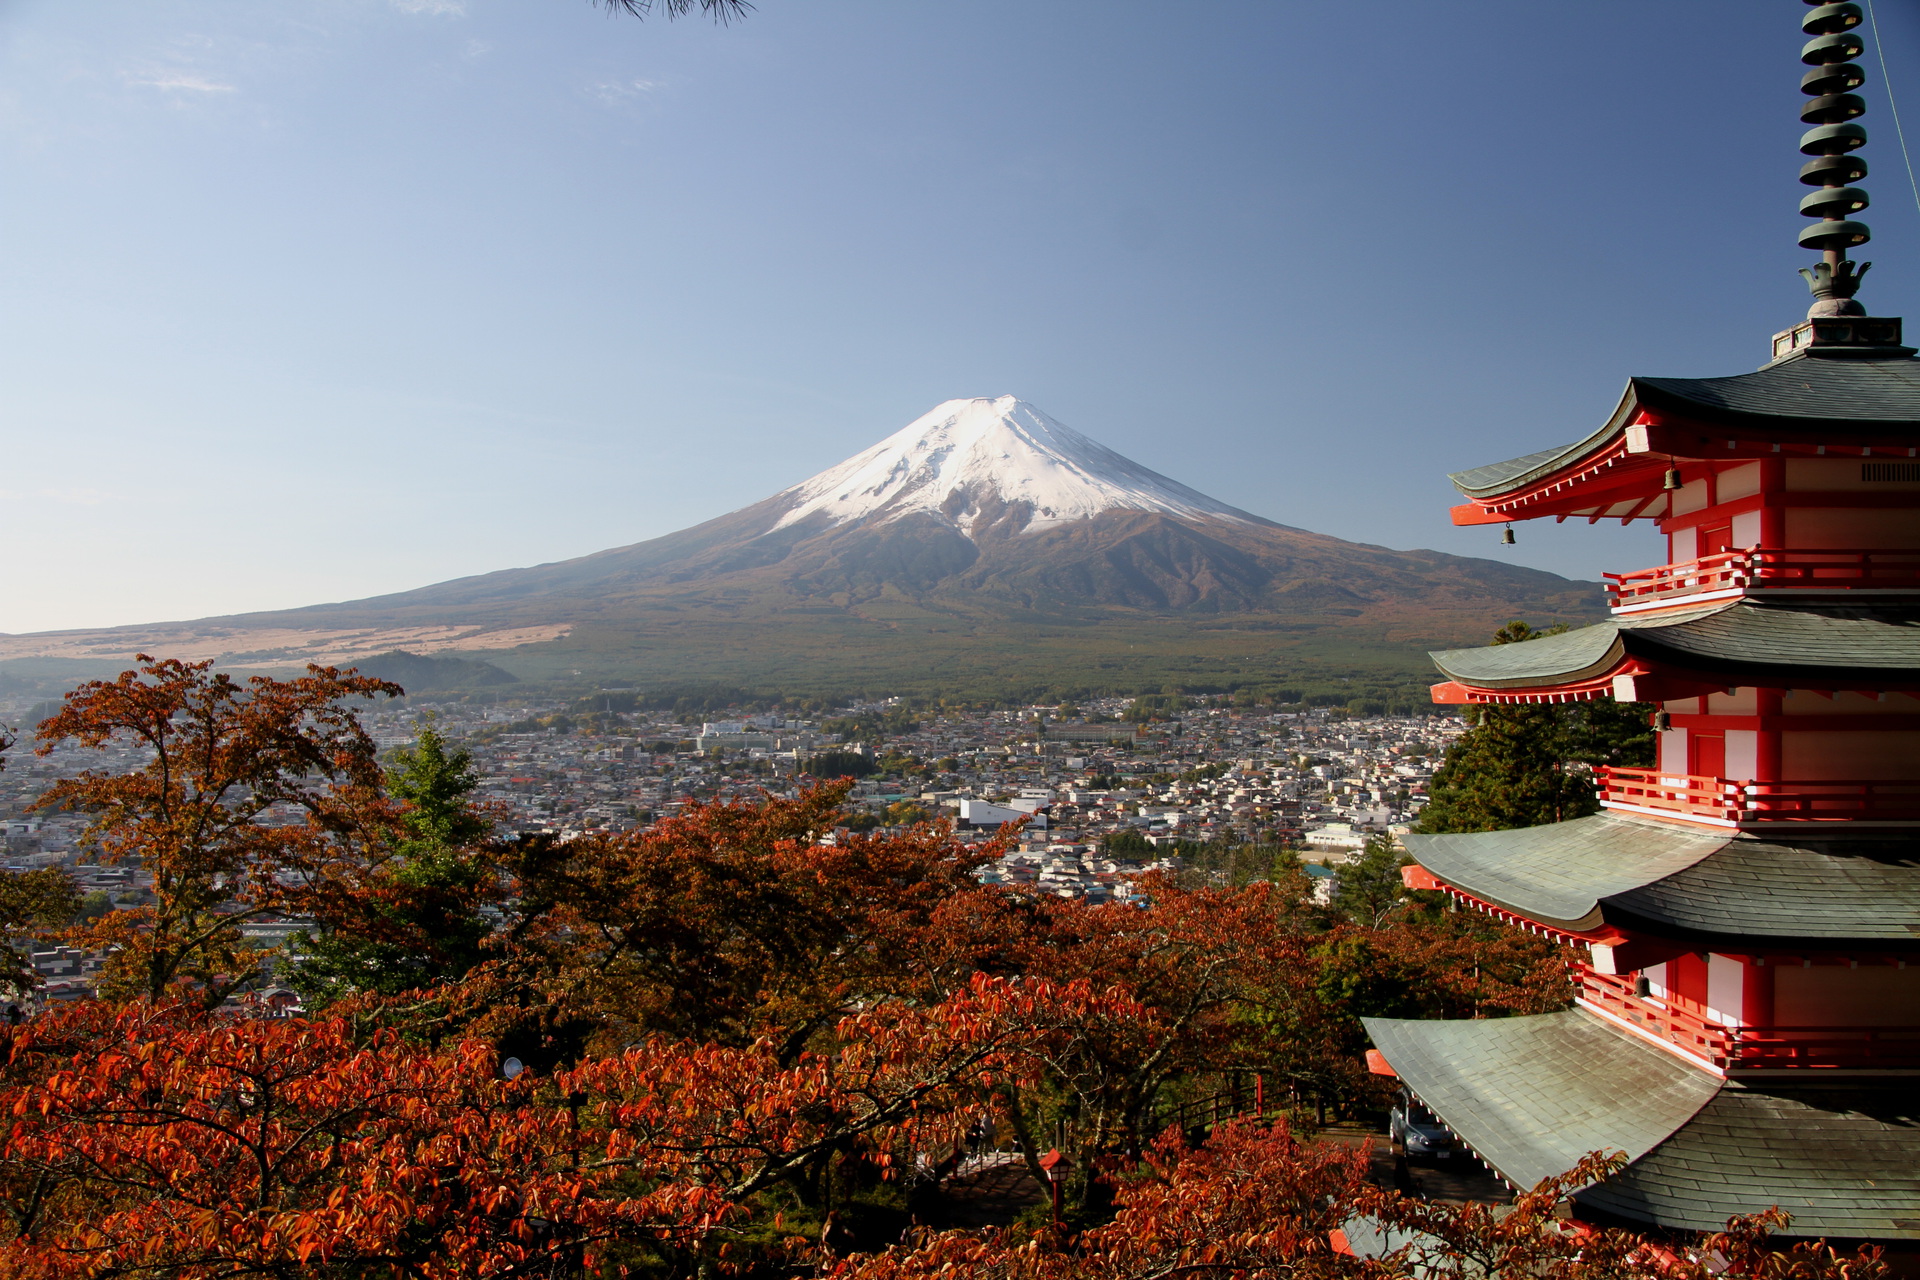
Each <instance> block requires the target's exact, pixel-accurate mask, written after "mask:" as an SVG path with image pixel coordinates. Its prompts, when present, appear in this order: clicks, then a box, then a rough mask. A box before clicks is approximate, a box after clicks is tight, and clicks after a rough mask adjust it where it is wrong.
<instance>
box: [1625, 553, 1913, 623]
mask: <svg viewBox="0 0 1920 1280" xmlns="http://www.w3.org/2000/svg"><path fill="white" fill-rule="evenodd" d="M1601 577H1603V578H1607V579H1609V581H1608V583H1607V594H1608V596H1609V597H1610V598H1611V603H1612V606H1613V607H1614V608H1616V609H1618V608H1620V607H1622V606H1624V605H1629V604H1636V603H1645V602H1648V601H1653V600H1661V599H1665V598H1668V597H1671V596H1682V595H1699V594H1702V593H1705V592H1713V591H1732V590H1740V591H1745V590H1749V589H1760V590H1772V589H1775V588H1782V589H1788V590H1812V591H1829V590H1841V591H1857V590H1862V589H1869V588H1872V589H1879V590H1894V591H1909V590H1920V551H1904V550H1885V549H1880V548H1835V549H1832V550H1828V549H1813V550H1791V551H1790V550H1786V549H1783V548H1778V547H1745V548H1742V549H1740V550H1737V551H1716V552H1714V553H1713V554H1711V555H1705V556H1700V557H1697V558H1696V559H1693V560H1680V561H1676V562H1674V563H1673V564H1663V565H1656V566H1655V567H1653V568H1651V569H1637V570H1635V571H1634V572H1632V573H1605V574H1602V575H1601Z"/></svg>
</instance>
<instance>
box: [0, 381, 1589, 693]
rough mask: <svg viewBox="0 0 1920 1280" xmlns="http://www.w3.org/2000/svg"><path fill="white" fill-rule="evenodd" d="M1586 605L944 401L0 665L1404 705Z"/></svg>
mask: <svg viewBox="0 0 1920 1280" xmlns="http://www.w3.org/2000/svg"><path fill="white" fill-rule="evenodd" d="M1599 596H1600V593H1599V591H1598V589H1597V587H1596V586H1595V584H1592V583H1581V582H1575V581H1572V580H1569V579H1566V578H1562V577H1558V576H1557V575H1554V574H1550V573H1544V572H1540V571H1538V570H1533V569H1524V568H1518V567H1514V566H1511V565H1506V564H1502V563H1500V562H1497V561H1492V560H1480V559H1470V558H1466V557H1461V556H1451V555H1444V554H1442V553H1439V552H1435V551H1393V550H1389V549H1387V548H1384V547H1376V546H1369V545H1366V544H1361V543H1354V542H1346V541H1342V540H1341V539H1338V538H1331V537H1327V536H1325V535H1323V534H1316V533H1310V532H1307V531H1305V530H1302V529H1295V528H1291V527H1289V526H1286V525H1282V524H1277V523H1275V522H1273V521H1271V520H1267V519H1264V518H1262V517H1260V516H1257V515H1254V514H1252V513H1250V512H1247V511H1242V510H1240V509H1239V508H1237V507H1233V506H1229V505H1228V504H1226V503H1223V502H1220V501H1217V500H1216V499H1213V498H1210V497H1208V496H1207V495H1205V494H1203V493H1200V492H1199V491H1197V490H1194V489H1191V488H1189V487H1187V486H1186V485H1183V484H1181V483H1179V482H1178V481H1176V480H1172V479H1169V478H1168V477H1166V476H1163V475H1160V474H1159V473H1157V472H1155V471H1151V470H1149V469H1148V468H1146V467H1143V466H1141V465H1140V464H1139V463H1137V462H1134V461H1132V460H1131V459H1128V458H1126V457H1123V456H1122V455H1120V454H1118V453H1115V452H1114V451H1113V450H1111V449H1109V448H1107V447H1105V446H1104V445H1101V444H1099V443H1097V442H1096V441H1094V440H1092V439H1090V438H1089V437H1087V436H1085V435H1083V434H1081V433H1080V432H1078V431H1075V430H1073V429H1072V428H1070V427H1067V426H1065V425H1063V424H1061V423H1059V422H1057V421H1055V420H1054V419H1052V418H1050V417H1048V416H1047V415H1046V414H1045V413H1043V412H1041V411H1040V410H1039V409H1037V408H1035V407H1034V406H1032V405H1030V404H1027V403H1025V402H1024V401H1021V400H1019V399H1016V398H1015V397H1013V396H1001V397H998V398H995V399H986V398H981V399H967V400H949V401H947V402H946V403H944V404H941V405H938V406H936V407H935V408H934V409H933V410H931V411H930V412H928V413H927V414H925V415H923V416H922V417H920V418H918V419H916V420H915V421H913V422H911V423H909V424H908V425H907V426H906V427H904V428H902V429H901V430H900V431H898V432H896V433H895V434H893V435H891V436H889V437H887V438H886V439H884V440H882V441H880V442H879V443H878V444H876V445H874V446H873V447H871V448H869V449H867V450H864V451H863V452H861V453H858V454H856V455H854V456H853V457H851V458H849V459H847V460H846V461H845V462H842V463H840V464H839V465H838V466H835V467H830V468H828V469H827V470H825V471H822V472H820V473H819V474H818V475H815V476H813V477H812V478H811V479H808V480H804V481H802V482H801V483H799V484H797V485H794V486H793V487H792V488H789V489H785V490H783V491H781V492H779V493H776V494H774V495H773V496H772V497H769V498H766V499H764V500H763V501H760V502H757V503H755V504H753V505H752V506H749V507H745V508H742V509H740V510H738V511H734V512H731V513H729V514H727V515H723V516H719V517H717V518H716V519H713V520H709V521H707V522H706V523H704V524H700V525H696V526H694V527H692V528H689V529H684V530H682V531H680V532H678V533H673V534H668V535H666V536H664V537H660V538H654V539H652V540H650V541H647V542H640V543H636V544H633V545H631V546H626V547H619V548H615V549H612V550H608V551H602V552H598V553H596V554H593V555H588V556H583V557H580V558H578V559H574V560H565V561H560V562H557V563H553V564H543V565H536V566H533V567H531V568H525V569H508V570H503V571H500V572H497V573H489V574H483V575H480V576H477V577H471V578H460V579H456V580H454V581H451V582H444V583H440V584H438V585H436V586H430V587H424V588H421V589H419V590H414V591H407V592H402V593H399V594H395V595H387V596H378V597H374V598H371V599H366V600H358V601H352V602H348V603H342V604H328V605H316V606H312V607H310V608H305V609H296V610H287V611H282V612H277V613H262V614H247V615H242V616H237V617H227V618H215V619H207V620H203V621H201V622H195V623H173V624H162V625H157V626H151V627H125V628H116V629H113V630H108V631H94V632H61V633H43V634H41V635H37V636H13V637H0V663H4V664H5V665H6V666H7V667H15V666H16V664H17V662H18V661H19V660H22V659H27V658H34V659H39V660H41V661H42V662H44V661H45V660H49V659H60V658H64V659H69V660H73V661H75V662H79V663H83V664H91V663H94V662H99V661H103V660H104V661H119V660H123V659H124V657H126V656H130V655H131V654H132V653H134V652H136V651H142V652H166V653H169V654H173V655H176V656H183V657H186V656H193V657H216V658H218V659H220V660H221V661H222V663H223V664H226V665H233V666H255V667H260V668H267V669H271V668H275V667H282V666H287V665H291V664H296V663H301V662H306V661H311V660H319V661H327V662H349V661H355V660H358V659H362V658H365V657H367V656H369V655H374V654H380V653H383V652H387V651H391V650H395V649H404V650H406V651H407V652H409V653H412V654H416V655H435V654H437V655H443V656H445V657H455V656H464V657H467V658H474V657H481V656H484V657H485V658H486V659H487V660H488V661H489V662H491V663H494V664H497V665H498V667H500V668H504V669H505V670H507V671H510V672H512V673H514V674H515V675H517V676H519V677H521V678H527V679H538V680H542V681H559V682H563V683H576V684H577V683H579V682H580V681H582V680H599V681H602V682H603V683H604V682H607V681H617V682H619V683H623V684H628V683H631V684H645V685H650V686H659V685H671V684H694V683H700V682H714V681H718V682H726V683H732V684H736V685H740V686H744V687H748V688H760V689H780V690H785V691H798V690H802V689H806V688H829V687H830V688H837V689H846V688H869V689H883V688H890V689H893V690H894V691H897V692H907V691H913V690H918V689H926V690H931V689H933V688H936V687H937V688H940V689H942V690H943V691H946V692H963V693H964V692H968V691H970V690H972V689H975V688H982V687H985V686H998V687H1008V686H1023V687H1024V686H1025V685H1027V684H1032V685H1035V686H1039V685H1046V684H1058V683H1060V682H1062V681H1066V682H1068V683H1079V684H1085V685H1087V686H1088V687H1097V686H1099V685H1103V684H1104V685H1108V686H1110V687H1115V688H1119V687H1123V686H1126V685H1129V684H1131V685H1134V686H1140V685H1142V684H1156V683H1160V682H1168V681H1172V682H1185V683H1188V684H1220V683H1223V682H1225V683H1233V682H1235V681H1241V682H1249V681H1258V680H1268V679H1288V678H1294V679H1307V680H1312V679H1315V678H1326V679H1351V678H1352V677H1353V673H1355V672H1360V673H1377V674H1380V675H1382V676H1385V675H1389V674H1391V675H1393V676H1394V678H1395V679H1399V678H1402V677H1404V678H1405V679H1407V680H1408V681H1411V680H1412V679H1414V678H1416V676H1415V673H1416V672H1418V671H1420V669H1421V657H1422V655H1421V652H1420V651H1421V650H1422V649H1423V648H1425V647H1427V646H1428V645H1434V644H1440V645H1445V644H1456V643H1475V642H1477V641H1479V640H1480V639H1481V638H1483V637H1484V636H1485V635H1486V633H1487V632H1488V631H1489V630H1491V628H1492V627H1494V626H1497V625H1498V624H1499V623H1500V622H1502V621H1505V620H1506V619H1507V618H1510V617H1526V618H1528V619H1529V620H1530V621H1534V622H1537V623H1545V622H1554V621H1578V620H1586V619H1590V618H1592V617H1594V616H1597V614H1598V613H1599V607H1600V606H1599ZM466 665H468V666H477V665H479V664H475V663H471V662H469V663H467V664H466ZM488 669H489V670H491V669H492V668H488ZM1341 671H1345V672H1347V673H1348V674H1346V675H1344V676H1343V675H1340V674H1338V673H1339V672H1341Z"/></svg>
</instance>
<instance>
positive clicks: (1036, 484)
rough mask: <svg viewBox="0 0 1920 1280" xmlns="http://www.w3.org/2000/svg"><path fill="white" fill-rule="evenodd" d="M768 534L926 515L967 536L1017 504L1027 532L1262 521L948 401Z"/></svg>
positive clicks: (812, 487) (982, 405)
mask: <svg viewBox="0 0 1920 1280" xmlns="http://www.w3.org/2000/svg"><path fill="white" fill-rule="evenodd" d="M781 496H782V497H785V498H788V499H790V500H791V501H792V503H793V505H792V506H791V507H790V508H789V509H788V510H787V512H786V514H785V515H784V516H782V518H781V519H780V522H779V523H778V524H776V525H775V526H774V528H776V529H779V528H785V527H786V526H788V525H792V524H796V523H798V522H799V521H801V520H805V519H807V518H808V517H810V516H813V515H816V514H819V515H824V516H825V517H826V518H827V520H828V521H829V522H831V523H833V524H846V523H849V522H851V521H855V520H876V521H887V520H897V519H899V518H900V517H902V516H906V515H909V514H924V515H931V516H933V517H935V518H937V519H940V520H943V521H945V522H947V523H949V524H951V525H952V526H953V527H954V528H956V529H958V530H960V532H962V533H964V534H966V535H967V536H969V537H971V536H972V534H973V525H974V522H975V520H976V519H978V518H979V517H980V516H981V514H982V513H983V511H991V512H995V513H999V512H1004V511H1005V510H1006V509H1007V508H1008V507H1013V506H1016V505H1021V504H1024V505H1025V507H1026V508H1027V509H1028V511H1029V512H1030V514H1029V515H1028V517H1027V519H1026V521H1025V527H1026V528H1027V529H1035V528H1044V527H1046V526H1048V525H1054V524H1062V523H1065V522H1066V521H1070V520H1083V519H1086V518H1088V517H1090V516H1095V515H1099V514H1100V513H1102V512H1105V511H1115V510H1121V511H1153V512H1159V513H1162V514H1165V515H1172V516H1184V517H1188V518H1203V519H1215V520H1233V521H1238V522H1243V523H1249V524H1264V523H1266V522H1265V521H1262V520H1260V519H1258V518H1257V517H1255V516H1251V515H1249V514H1247V513H1246V512H1244V511H1241V510H1240V509H1239V508H1237V507H1230V506H1228V505H1227V504H1226V503H1224V502H1217V501H1215V500H1214V499H1212V498H1209V497H1207V495H1205V494H1204V493H1200V492H1198V491H1196V490H1193V489H1189V488H1187V486H1185V485H1183V484H1181V483H1179V482H1178V481H1175V480H1169V479H1168V478H1167V477H1165V476H1163V475H1161V474H1159V473H1158V472H1156V471H1149V470H1148V469H1147V468H1145V467H1143V466H1141V465H1140V464H1139V463H1137V462H1134V461H1133V460H1132V459H1130V458H1125V457H1122V456H1121V455H1120V454H1117V453H1115V452H1114V451H1113V450H1111V449H1109V448H1107V447H1106V446H1105V445H1102V444H1099V443H1097V442H1095V441H1093V440H1090V439H1088V438H1087V437H1086V436H1083V435H1081V434H1080V433H1079V432H1078V431H1075V430H1073V429H1072V428H1071V427H1067V426H1063V425H1061V424H1060V423H1058V422H1055V421H1054V420H1053V419H1052V418H1049V417H1048V416H1047V415H1046V414H1044V413H1042V412H1040V410H1038V409H1036V408H1034V407H1033V406H1032V405H1030V404H1027V403H1026V402H1024V401H1022V400H1020V399H1018V398H1017V397H1014V396H1001V397H999V398H998V399H988V398H986V397H979V398H976V399H972V400H949V401H947V402H946V403H945V404H941V405H937V406H936V407H935V408H934V409H933V410H932V411H931V412H930V413H927V414H925V415H924V416H922V417H920V418H917V419H915V420H914V421H913V422H910V423H908V424H907V425H906V426H905V427H903V428H902V429H901V430H899V431H897V432H895V433H894V434H893V435H891V436H888V437H887V438H886V439H885V440H882V441H881V442H880V443H879V444H876V445H874V446H873V447H872V448H871V449H867V450H865V451H864V452H862V453H858V454H855V455H854V456H853V457H851V458H849V459H847V460H846V461H845V462H843V463H841V464H840V465H839V466H837V467H832V468H829V469H828V470H826V471H822V472H821V473H820V474H819V475H817V476H814V477H813V478H812V479H810V480H805V481H802V482H801V483H799V484H797V485H795V486H793V488H791V489H788V490H787V491H786V492H785V493H784V494H782V495H781Z"/></svg>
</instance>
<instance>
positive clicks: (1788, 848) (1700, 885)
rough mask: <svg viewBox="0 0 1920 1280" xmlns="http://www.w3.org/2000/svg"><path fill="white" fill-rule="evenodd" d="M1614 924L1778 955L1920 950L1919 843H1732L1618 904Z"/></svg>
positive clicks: (1616, 899)
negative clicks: (1763, 943)
mask: <svg viewBox="0 0 1920 1280" xmlns="http://www.w3.org/2000/svg"><path fill="white" fill-rule="evenodd" d="M1602 910H1603V912H1604V913H1605V915H1606V918H1607V919H1608V920H1609V921H1610V922H1612V923H1615V924H1619V925H1622V926H1625V927H1629V928H1640V929H1647V930H1650V931H1653V932H1663V933H1664V932H1672V933H1678V934H1683V935H1694V936H1705V935H1715V934H1718V935H1723V936H1724V935H1734V936H1739V937H1750V938H1768V939H1770V940H1773V941H1774V942H1776V943H1777V944H1779V945H1792V944H1795V943H1807V944H1818V943H1822V942H1829V943H1838V942H1885V943H1900V944H1904V945H1905V946H1915V945H1920V839H1915V838H1913V837H1907V838H1905V839H1899V838H1894V839H1882V840H1850V841H1840V840H1832V841H1823V842H1820V843H1819V844H1817V845H1816V844H1813V843H1812V842H1808V843H1805V844H1800V843H1793V844H1789V843H1786V842H1783V841H1782V842H1776V841H1767V840H1752V839H1740V840H1730V841H1728V842H1727V843H1726V844H1725V845H1723V846H1722V847H1721V848H1720V849H1719V850H1717V851H1716V852H1714V853H1713V854H1712V855H1710V856H1708V857H1706V858H1702V859H1701V860H1700V861H1699V862H1696V863H1694V864H1693V865H1691V866H1689V867H1687V868H1686V869H1685V870H1683V871H1680V872H1677V873H1675V874H1673V875H1670V876H1667V877H1666V878H1665V879H1662V880H1656V881H1654V882H1652V883H1651V884H1647V885H1643V886H1640V887H1639V888H1635V889H1630V890H1627V891H1626V892H1624V893H1618V894H1615V895H1613V896H1611V897H1609V898H1608V899H1607V900H1606V901H1605V903H1604V904H1602Z"/></svg>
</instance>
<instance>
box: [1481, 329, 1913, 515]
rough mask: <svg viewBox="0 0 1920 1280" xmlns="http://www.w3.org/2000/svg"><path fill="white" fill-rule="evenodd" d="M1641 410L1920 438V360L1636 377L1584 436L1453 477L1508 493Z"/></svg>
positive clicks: (1487, 491)
mask: <svg viewBox="0 0 1920 1280" xmlns="http://www.w3.org/2000/svg"><path fill="white" fill-rule="evenodd" d="M1641 408H1652V409H1666V410H1669V411H1672V412H1675V413H1679V414H1684V415H1685V416H1687V417H1688V418H1692V419H1694V420H1697V421H1704V422H1726V423H1729V424H1747V425H1752V426H1761V427H1766V428H1770V429H1774V430H1778V429H1780V428H1783V427H1784V428H1802V429H1805V430H1806V431H1809V432H1812V433H1815V434H1816V435H1817V434H1819V433H1821V432H1823V431H1827V432H1831V431H1836V430H1837V431H1849V430H1851V431H1856V432H1857V431H1858V430H1859V429H1860V428H1862V427H1868V426H1871V427H1875V428H1878V429H1881V430H1887V429H1891V430H1894V431H1896V432H1897V431H1900V430H1902V429H1912V430H1913V431H1914V432H1916V434H1920V360H1915V359H1904V360H1829V359H1821V358H1814V357H1807V356H1800V357H1796V358H1794V359H1791V360H1785V361H1782V362H1781V363H1779V364H1777V365H1770V366H1768V367H1767V368H1765V369H1761V370H1759V371H1758V372H1756V373H1743V374H1737V375H1735V376H1734V377H1731V378H1634V379H1631V380H1630V381H1629V382H1628V383H1627V390H1626V394H1625V395H1623V396H1622V397H1621V399H1620V404H1619V407H1617V408H1616V409H1615V410H1614V411H1613V415H1612V416H1611V417H1609V418H1608V419H1607V421H1606V423H1605V425H1603V426H1602V427H1601V428H1600V429H1599V430H1597V431H1595V432H1594V433H1593V434H1591V435H1589V436H1587V437H1586V438H1585V439H1583V440H1578V441H1575V442H1574V443H1573V444H1568V445H1562V446H1560V447H1558V448H1555V449H1542V450H1541V451H1540V452H1538V453H1529V454H1526V455H1524V456H1523V457H1518V458H1510V459H1508V460H1507V461H1505V462H1494V463H1489V464H1488V465H1486V466H1483V467H1474V468H1471V469H1470V470H1466V471H1456V472H1454V473H1453V474H1452V475H1451V476H1449V477H1448V479H1450V480H1452V481H1453V483H1454V487H1455V488H1457V489H1459V490H1460V491H1461V492H1462V493H1464V494H1466V495H1468V496H1469V497H1477V498H1484V497H1489V496H1491V495H1493V494H1496V493H1505V492H1506V491H1508V490H1509V489H1515V488H1518V487H1519V486H1520V485H1521V484H1523V483H1525V482H1527V481H1530V480H1534V479H1537V478H1539V477H1541V476H1545V475H1548V474H1550V473H1551V472H1553V471H1555V470H1557V469H1558V468H1560V467H1562V466H1564V465H1566V464H1567V463H1569V462H1572V461H1573V460H1575V459H1576V458H1581V457H1584V456H1586V455H1587V454H1588V453H1591V452H1593V451H1594V450H1595V449H1596V448H1598V447H1599V446H1600V445H1602V444H1604V443H1605V442H1607V441H1608V440H1611V439H1612V438H1613V437H1614V436H1616V435H1618V434H1619V433H1620V431H1621V430H1622V429H1623V428H1624V427H1625V426H1626V425H1627V423H1629V422H1631V421H1632V420H1633V417H1634V415H1635V413H1636V412H1637V411H1638V410H1640V409H1641Z"/></svg>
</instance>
